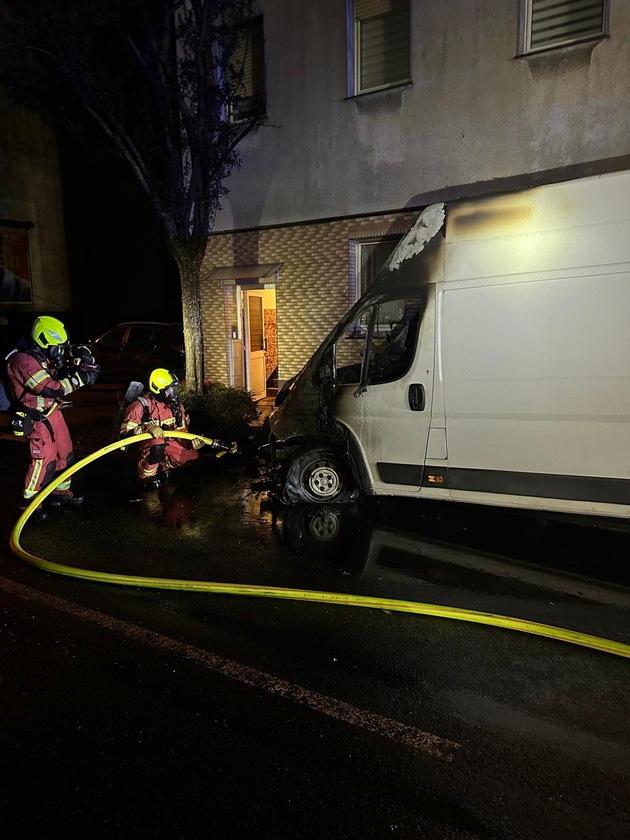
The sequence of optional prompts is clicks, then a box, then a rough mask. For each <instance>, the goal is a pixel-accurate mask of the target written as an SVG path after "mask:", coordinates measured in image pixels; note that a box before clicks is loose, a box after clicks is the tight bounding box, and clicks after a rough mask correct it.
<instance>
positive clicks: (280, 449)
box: [269, 205, 444, 503]
mask: <svg viewBox="0 0 630 840" xmlns="http://www.w3.org/2000/svg"><path fill="white" fill-rule="evenodd" d="M443 220H444V212H443V207H442V205H439V206H435V207H432V208H428V209H427V210H426V211H425V212H424V213H423V214H422V215H421V217H420V219H419V220H418V222H417V223H416V224H415V225H414V227H413V228H412V230H411V231H410V232H409V234H407V236H406V237H405V238H404V239H403V240H402V241H401V243H400V244H399V245H398V247H397V248H396V250H395V251H394V253H393V254H392V256H391V257H390V259H389V260H388V262H387V263H386V265H385V266H384V268H383V269H382V270H381V272H380V273H379V275H378V276H377V278H376V280H375V281H374V283H373V285H372V286H371V288H370V289H369V290H368V292H367V293H366V294H365V295H363V297H362V298H361V299H360V300H359V301H357V303H356V304H355V305H354V306H353V307H352V309H351V310H350V311H349V312H348V313H347V314H346V315H345V316H344V318H342V320H341V321H340V322H339V323H338V324H337V326H336V327H335V328H334V329H333V330H332V331H331V333H330V334H329V335H328V336H327V338H326V339H325V340H324V341H323V342H322V344H321V345H320V347H319V348H318V349H317V351H316V352H315V353H314V354H313V356H312V357H311V359H310V360H309V361H308V362H307V364H306V365H305V366H304V368H303V369H302V370H301V371H300V373H299V374H297V375H296V376H295V377H293V378H292V379H291V380H289V381H288V382H287V383H285V385H284V386H283V388H282V389H281V390H280V392H279V393H278V397H277V399H276V406H275V408H274V411H273V412H272V414H271V416H270V418H269V423H270V440H269V450H270V454H271V458H272V462H273V464H274V466H275V467H276V468H277V469H278V470H279V471H280V473H281V477H282V479H281V483H282V487H283V496H284V498H285V500H286V501H287V502H306V503H317V502H321V503H323V502H332V501H335V502H341V501H350V500H353V499H355V498H356V497H357V495H358V493H359V492H360V491H361V492H365V493H370V492H373V489H372V488H373V475H372V470H371V468H370V467H369V458H367V457H366V452H365V439H364V438H365V434H366V433H367V432H368V425H369V423H370V422H371V421H370V417H371V412H372V411H373V409H372V408H371V407H370V405H369V403H370V398H366V394H367V393H368V392H369V391H371V390H373V389H375V386H378V385H384V384H392V383H402V384H401V387H403V388H404V389H405V394H407V391H408V393H409V396H405V400H406V401H407V402H408V400H411V401H412V402H415V403H417V405H418V406H419V405H420V404H421V403H422V407H424V402H425V399H426V393H427V388H426V387H425V385H423V384H422V383H411V382H409V383H408V382H407V380H408V379H410V377H412V376H413V371H414V368H415V364H416V348H417V345H418V341H419V337H420V334H421V332H422V324H423V321H424V320H425V317H426V313H427V307H433V305H434V302H433V297H432V296H431V295H430V294H429V292H428V287H429V285H430V284H431V282H432V278H433V276H434V274H435V272H436V264H437V262H438V261H439V257H438V252H439V250H440V249H439V247H438V246H433V245H431V244H430V243H431V240H436V239H438V238H439V237H436V236H435V234H436V233H437V231H439V229H440V228H441V226H442V224H443ZM428 320H429V321H430V322H431V323H432V322H433V314H432V312H431V313H430V315H429V318H428ZM411 386H413V387H411ZM396 387H397V386H394V388H396ZM375 393H378V392H377V391H375ZM384 398H385V400H387V399H388V397H387V395H386V394H384ZM372 401H373V400H372ZM357 411H358V412H359V414H360V415H362V416H363V419H362V421H361V422H360V423H359V425H361V430H359V429H358V427H357V423H356V421H355V419H356V418H355V415H356V414H357ZM379 416H380V411H379V409H378V408H376V411H375V413H374V414H373V421H374V423H375V429H376V426H378V423H379ZM366 424H367V425H366ZM382 434H383V433H382V432H377V433H376V437H377V438H378V436H379V435H382ZM384 434H385V435H386V434H387V430H385V432H384Z"/></svg>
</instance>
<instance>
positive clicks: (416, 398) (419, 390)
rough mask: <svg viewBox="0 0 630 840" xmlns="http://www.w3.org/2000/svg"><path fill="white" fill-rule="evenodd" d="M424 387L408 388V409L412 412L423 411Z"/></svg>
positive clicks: (414, 386)
mask: <svg viewBox="0 0 630 840" xmlns="http://www.w3.org/2000/svg"><path fill="white" fill-rule="evenodd" d="M424 401H425V396H424V385H417V384H414V385H410V386H409V408H410V409H411V410H412V411H424Z"/></svg>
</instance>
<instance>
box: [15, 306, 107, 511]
mask: <svg viewBox="0 0 630 840" xmlns="http://www.w3.org/2000/svg"><path fill="white" fill-rule="evenodd" d="M6 362H7V379H8V383H9V387H10V390H11V392H12V393H11V397H12V409H11V411H10V415H9V423H10V427H11V431H12V432H13V433H14V434H15V435H18V436H21V437H25V438H26V439H27V440H28V443H29V448H30V457H31V460H30V464H29V466H28V469H27V471H26V478H25V480H24V489H23V493H22V495H23V500H24V501H23V504H22V506H21V508H20V509H21V510H25V509H26V508H27V507H28V505H29V504H30V503H31V501H32V499H33V498H34V497H35V496H36V495H37V494H38V493H39V492H40V491H41V490H43V489H44V488H45V487H47V486H48V485H49V484H50V482H51V481H52V480H53V479H54V477H55V474H58V473H60V472H63V471H64V470H65V469H67V468H68V467H69V466H71V465H72V464H73V463H74V462H75V461H76V458H75V454H74V448H73V444H72V439H71V437H70V432H69V430H68V426H67V423H66V420H65V417H64V416H63V412H62V409H63V408H67V407H69V406H71V405H72V403H69V402H67V401H66V400H65V397H67V396H68V394H71V393H72V392H73V391H76V390H78V389H79V388H83V387H84V386H86V385H93V384H94V382H95V381H96V377H97V376H98V373H99V371H100V368H99V366H98V365H97V364H96V363H95V360H94V357H93V356H92V354H91V353H90V351H89V349H88V348H87V347H86V346H84V345H75V346H71V345H70V344H69V341H68V334H67V332H66V328H65V326H64V325H63V324H62V322H61V321H59V320H58V319H57V318H53V317H51V316H49V315H42V316H40V317H38V318H36V319H35V321H34V322H33V326H32V327H31V331H30V334H29V335H26V336H24V337H22V338H21V339H20V340H19V341H18V344H17V346H16V347H15V349H14V350H12V351H11V352H10V353H9V354H8V355H7V356H6ZM82 502H83V496H77V495H75V494H73V492H72V490H71V489H70V479H68V480H67V481H63V482H62V483H61V484H59V486H58V487H57V488H56V490H55V491H54V492H53V493H51V495H50V497H49V499H48V505H50V506H51V507H62V506H65V505H80V504H81V503H82ZM46 518H47V513H46V512H45V511H44V510H43V509H42V508H41V507H39V508H37V509H36V510H35V512H34V513H33V515H32V519H33V520H35V521H37V520H40V521H41V520H43V519H46Z"/></svg>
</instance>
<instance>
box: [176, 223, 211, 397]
mask: <svg viewBox="0 0 630 840" xmlns="http://www.w3.org/2000/svg"><path fill="white" fill-rule="evenodd" d="M169 245H170V248H171V253H172V254H173V257H174V258H175V261H176V263H177V267H178V269H179V278H180V282H181V289H182V313H183V318H184V340H185V342H186V385H187V386H188V387H189V388H192V389H193V390H195V391H199V392H201V391H202V390H203V383H204V362H203V330H202V326H201V287H200V273H201V261H202V260H203V256H204V253H205V250H206V240H205V239H204V238H201V237H191V238H189V239H171V240H170V242H169Z"/></svg>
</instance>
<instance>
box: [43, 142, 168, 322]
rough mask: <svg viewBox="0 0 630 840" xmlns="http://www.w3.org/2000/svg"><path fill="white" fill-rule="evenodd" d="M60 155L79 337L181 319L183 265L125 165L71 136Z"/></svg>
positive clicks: (62, 144) (73, 298) (62, 145)
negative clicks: (134, 323)
mask: <svg viewBox="0 0 630 840" xmlns="http://www.w3.org/2000/svg"><path fill="white" fill-rule="evenodd" d="M60 150H61V165H62V181H63V188H64V205H65V216H66V220H65V221H66V235H67V247H68V265H69V272H70V283H71V293H72V308H73V312H72V314H71V316H69V320H70V321H71V322H72V324H71V325H70V326H71V327H72V332H73V334H74V335H75V336H76V338H80V337H92V336H94V335H96V334H98V333H99V332H101V331H102V330H104V329H106V328H108V327H110V326H113V325H114V324H116V323H118V321H124V320H128V319H131V320H134V319H143V320H144V319H148V320H151V319H157V320H173V321H179V320H181V309H182V307H181V290H180V284H179V277H178V274H177V268H176V265H175V262H174V260H173V258H172V257H171V256H170V254H169V253H168V250H167V248H166V245H165V244H164V241H163V238H162V234H161V230H160V225H159V222H158V221H157V220H156V218H155V216H154V213H153V210H152V208H151V206H150V203H149V201H148V199H147V198H146V196H145V195H144V193H143V192H142V190H141V188H140V186H139V185H138V184H137V182H136V181H135V180H134V178H133V177H132V176H131V175H130V174H129V173H128V171H127V169H126V167H124V166H123V165H122V164H120V163H118V162H116V161H113V160H109V159H107V158H105V157H104V156H103V155H99V154H97V153H96V152H95V151H92V150H90V151H86V150H85V149H83V148H82V147H81V146H80V145H79V144H78V143H77V142H76V141H75V140H73V139H72V138H70V137H68V136H62V138H61V141H60ZM57 317H61V316H57ZM62 320H63V319H62ZM77 332H81V333H83V335H82V336H79V335H78V334H77Z"/></svg>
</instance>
